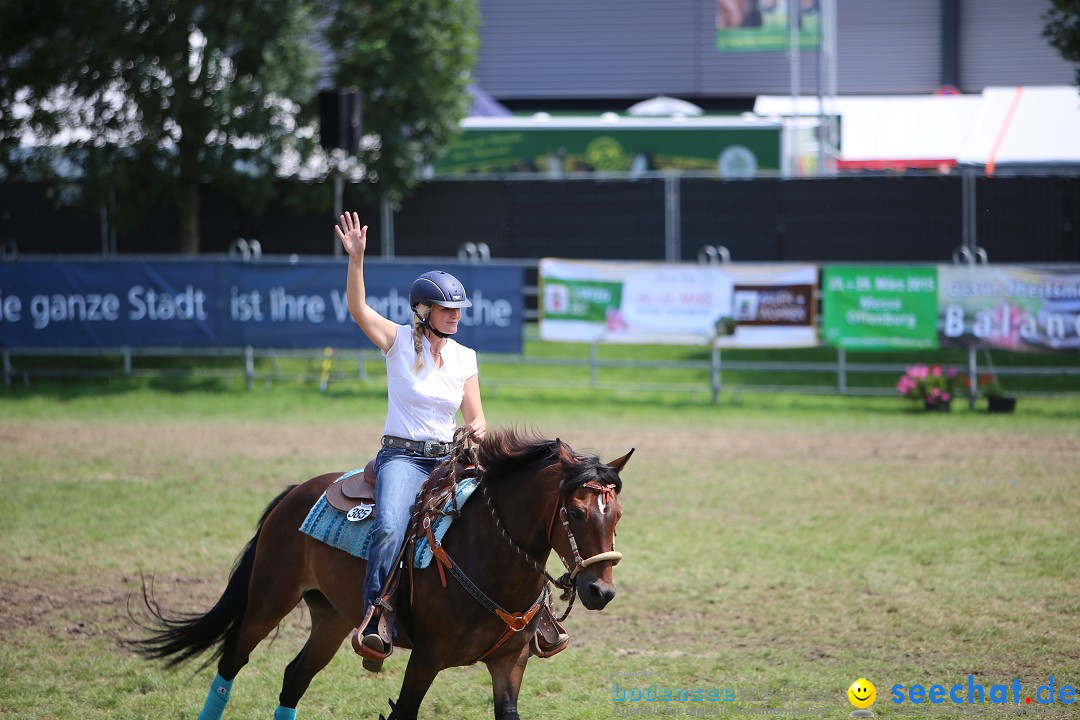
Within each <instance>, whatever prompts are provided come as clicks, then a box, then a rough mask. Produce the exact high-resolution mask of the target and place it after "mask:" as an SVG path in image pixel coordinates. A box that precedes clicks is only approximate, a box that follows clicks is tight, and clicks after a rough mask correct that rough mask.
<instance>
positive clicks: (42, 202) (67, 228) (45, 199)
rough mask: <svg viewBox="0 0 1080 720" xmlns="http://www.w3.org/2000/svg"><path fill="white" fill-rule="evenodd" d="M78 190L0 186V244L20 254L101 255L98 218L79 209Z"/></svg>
mask: <svg viewBox="0 0 1080 720" xmlns="http://www.w3.org/2000/svg"><path fill="white" fill-rule="evenodd" d="M78 195H79V188H78V187H77V186H68V187H67V188H59V189H58V188H56V187H52V186H49V185H47V184H46V183H39V182H15V183H0V244H2V243H7V242H8V241H11V242H14V243H17V244H18V249H19V252H20V253H100V252H101V217H100V215H98V214H93V213H88V212H86V211H83V210H80V209H79V207H78V205H77V200H78Z"/></svg>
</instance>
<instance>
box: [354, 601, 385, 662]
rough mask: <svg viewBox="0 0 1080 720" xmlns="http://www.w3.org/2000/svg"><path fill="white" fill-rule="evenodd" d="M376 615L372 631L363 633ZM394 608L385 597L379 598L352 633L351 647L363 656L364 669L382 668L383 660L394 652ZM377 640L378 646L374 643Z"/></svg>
mask: <svg viewBox="0 0 1080 720" xmlns="http://www.w3.org/2000/svg"><path fill="white" fill-rule="evenodd" d="M376 614H377V615H378V624H377V625H376V630H375V632H374V633H370V634H368V635H365V634H364V630H365V629H366V628H367V627H368V626H369V625H370V624H371V622H372V619H373V618H374V616H375V615H376ZM393 623H394V608H393V606H392V605H390V603H389V602H387V601H386V599H385V598H379V599H378V600H376V601H375V604H374V605H373V606H372V607H371V608H369V609H368V611H367V614H366V615H365V616H364V619H363V621H362V622H361V623H360V627H358V628H356V630H354V631H353V634H352V647H353V650H354V651H355V652H356V654H357V655H359V656H360V657H362V658H364V662H363V665H364V669H365V670H367V671H368V672H379V671H380V670H382V664H383V660H385V659H386V658H388V657H390V655H391V654H392V653H393V652H394V642H393V639H392V638H393V636H394V633H393ZM375 640H377V641H378V646H376V644H375Z"/></svg>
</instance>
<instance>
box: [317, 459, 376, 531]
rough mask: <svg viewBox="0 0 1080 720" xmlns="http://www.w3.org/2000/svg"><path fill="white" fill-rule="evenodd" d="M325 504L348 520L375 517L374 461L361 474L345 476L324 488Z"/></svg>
mask: <svg viewBox="0 0 1080 720" xmlns="http://www.w3.org/2000/svg"><path fill="white" fill-rule="evenodd" d="M326 502H328V503H330V507H332V508H334V509H335V510H340V511H341V512H343V513H346V514H347V517H348V518H349V519H350V520H364V519H366V518H369V517H375V461H374V460H370V461H369V462H368V464H367V465H365V466H364V470H363V472H359V473H350V474H346V475H344V476H342V477H341V478H340V479H339V480H338V481H337V482H334V483H332V484H331V485H330V487H328V488H326Z"/></svg>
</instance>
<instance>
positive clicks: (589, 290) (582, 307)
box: [543, 279, 623, 323]
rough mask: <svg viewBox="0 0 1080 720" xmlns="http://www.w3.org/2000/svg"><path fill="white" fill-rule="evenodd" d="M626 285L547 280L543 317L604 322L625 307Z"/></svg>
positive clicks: (587, 281)
mask: <svg viewBox="0 0 1080 720" xmlns="http://www.w3.org/2000/svg"><path fill="white" fill-rule="evenodd" d="M622 290H623V284H622V283H620V282H604V281H601V280H562V279H559V280H548V279H545V280H544V288H543V293H544V306H543V307H544V317H545V318H548V319H550V320H582V321H585V322H600V323H602V322H605V321H606V320H607V316H608V313H609V311H610V310H613V309H618V308H619V306H620V305H621V304H622Z"/></svg>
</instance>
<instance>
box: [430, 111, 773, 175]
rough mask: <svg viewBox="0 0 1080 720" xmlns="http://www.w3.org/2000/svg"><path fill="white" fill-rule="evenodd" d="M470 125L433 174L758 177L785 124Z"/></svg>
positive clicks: (769, 164)
mask: <svg viewBox="0 0 1080 720" xmlns="http://www.w3.org/2000/svg"><path fill="white" fill-rule="evenodd" d="M551 122H552V127H548V128H537V127H535V126H533V125H534V123H532V122H531V121H527V124H528V125H529V127H505V128H466V129H465V130H464V131H463V132H462V134H461V135H460V136H459V137H458V138H457V139H456V140H455V141H454V142H453V143H452V144H451V146H450V149H449V150H448V151H447V153H446V155H445V156H443V157H442V158H441V159H440V160H438V161H437V162H436V163H435V172H436V174H451V175H452V174H461V173H470V172H480V173H494V172H500V173H501V172H534V173H535V172H540V173H549V174H556V175H562V174H564V173H572V172H632V171H640V172H654V171H664V170H679V171H706V172H714V173H717V174H718V175H720V176H721V177H735V178H739V177H753V176H754V175H756V174H758V173H759V172H761V171H765V172H776V171H778V170H779V169H780V127H779V126H778V125H772V124H770V125H767V126H759V127H738V126H733V125H731V124H728V125H724V126H711V127H709V126H706V127H701V126H698V127H693V126H691V125H683V126H676V127H671V128H656V127H651V128H635V127H626V128H616V127H610V126H607V125H603V124H600V123H599V122H598V123H596V124H595V125H592V126H589V127H559V126H558V120H554V119H553V120H552V121H551Z"/></svg>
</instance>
